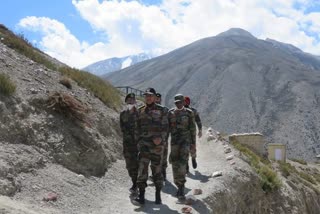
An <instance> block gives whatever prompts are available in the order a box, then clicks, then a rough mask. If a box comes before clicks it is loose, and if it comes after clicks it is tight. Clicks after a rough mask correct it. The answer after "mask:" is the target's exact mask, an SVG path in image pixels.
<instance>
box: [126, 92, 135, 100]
mask: <svg viewBox="0 0 320 214" xmlns="http://www.w3.org/2000/svg"><path fill="white" fill-rule="evenodd" d="M129 98H133V99H135V98H136V95H135V94H134V93H129V94H127V96H126V98H125V99H124V101H125V102H126V101H127V99H129Z"/></svg>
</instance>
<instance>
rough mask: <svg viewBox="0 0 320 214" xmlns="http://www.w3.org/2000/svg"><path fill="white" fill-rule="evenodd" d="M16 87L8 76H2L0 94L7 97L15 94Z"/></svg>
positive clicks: (0, 75) (0, 78) (0, 77)
mask: <svg viewBox="0 0 320 214" xmlns="http://www.w3.org/2000/svg"><path fill="white" fill-rule="evenodd" d="M15 91H16V85H15V84H14V83H13V82H12V81H11V80H10V77H9V76H8V75H6V74H0V93H1V94H4V95H6V96H10V95H12V94H14V92H15Z"/></svg>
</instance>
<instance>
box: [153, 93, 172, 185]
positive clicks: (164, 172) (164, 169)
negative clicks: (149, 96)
mask: <svg viewBox="0 0 320 214" xmlns="http://www.w3.org/2000/svg"><path fill="white" fill-rule="evenodd" d="M156 103H157V104H159V105H161V94H160V93H157V94H156ZM163 107H164V109H165V110H166V111H167V112H168V111H169V109H168V108H167V107H165V106H163ZM168 138H169V130H168V134H167V137H166V141H165V145H164V150H163V161H162V176H163V180H164V181H165V180H166V179H167V167H168V144H169V142H168Z"/></svg>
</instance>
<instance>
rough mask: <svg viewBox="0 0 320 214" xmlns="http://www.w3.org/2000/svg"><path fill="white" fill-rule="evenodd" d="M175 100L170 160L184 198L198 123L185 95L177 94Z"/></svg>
mask: <svg viewBox="0 0 320 214" xmlns="http://www.w3.org/2000/svg"><path fill="white" fill-rule="evenodd" d="M174 100H175V105H176V107H175V108H173V109H170V111H169V129H170V133H171V153H170V157H169V161H170V163H171V164H172V171H173V178H174V183H175V185H176V186H177V187H178V192H177V197H178V198H179V199H184V198H185V196H184V185H185V182H186V172H187V162H188V157H189V152H190V145H191V144H193V143H194V142H195V140H196V125H195V121H194V114H193V112H192V110H191V109H188V108H185V107H184V97H183V95H182V94H177V95H176V96H175V97H174Z"/></svg>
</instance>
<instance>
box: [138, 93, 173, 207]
mask: <svg viewBox="0 0 320 214" xmlns="http://www.w3.org/2000/svg"><path fill="white" fill-rule="evenodd" d="M144 95H145V102H146V104H145V106H142V107H141V108H139V116H138V120H137V135H138V136H139V141H138V144H139V170H138V180H137V185H138V187H139V197H138V198H136V199H135V200H134V201H133V202H134V204H137V205H142V204H144V203H145V197H144V196H145V188H146V187H147V180H148V167H149V163H150V162H151V170H152V176H153V181H154V184H155V187H156V195H155V198H156V200H155V203H156V204H161V189H162V186H163V176H162V158H163V147H164V143H165V140H166V137H167V130H168V115H167V112H166V111H165V109H164V107H163V106H160V105H158V104H156V103H155V97H156V91H155V90H154V89H153V88H148V89H147V90H146V91H145V93H144Z"/></svg>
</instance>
